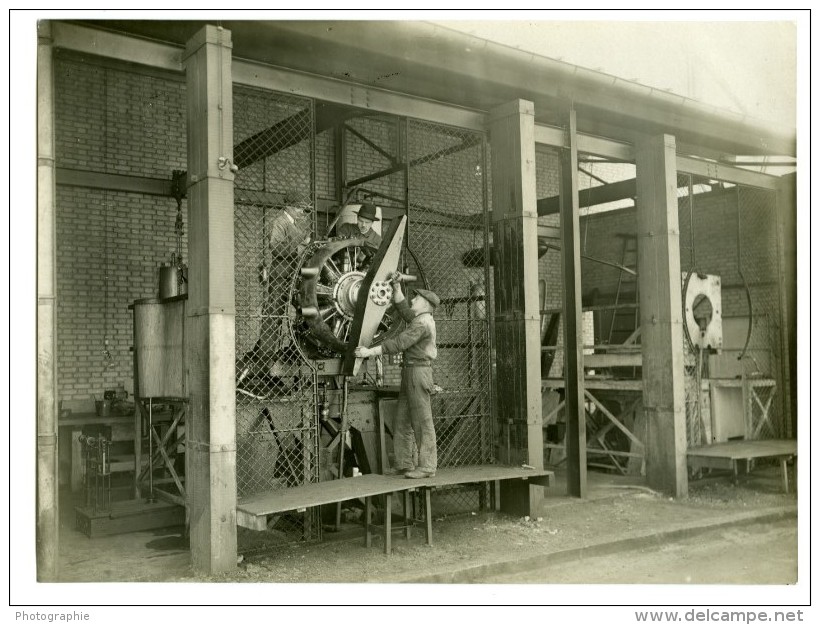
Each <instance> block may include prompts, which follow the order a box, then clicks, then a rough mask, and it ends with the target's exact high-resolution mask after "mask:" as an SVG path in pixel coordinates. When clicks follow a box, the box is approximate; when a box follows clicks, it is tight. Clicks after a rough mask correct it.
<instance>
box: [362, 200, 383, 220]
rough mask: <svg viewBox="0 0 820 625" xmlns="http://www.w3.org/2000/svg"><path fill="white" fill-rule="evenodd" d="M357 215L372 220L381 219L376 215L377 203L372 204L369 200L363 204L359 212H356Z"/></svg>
mask: <svg viewBox="0 0 820 625" xmlns="http://www.w3.org/2000/svg"><path fill="white" fill-rule="evenodd" d="M356 215H357V216H359V217H361V218H362V219H369V220H370V221H379V218H378V217H376V205H375V204H370V203H369V202H367V203H365V204H362V205H361V207H360V208H359V212H358V213H356Z"/></svg>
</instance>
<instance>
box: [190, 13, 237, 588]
mask: <svg viewBox="0 0 820 625" xmlns="http://www.w3.org/2000/svg"><path fill="white" fill-rule="evenodd" d="M185 68H186V79H187V80H186V82H187V90H186V92H187V94H186V95H187V100H188V185H189V186H188V224H189V226H188V255H189V257H190V272H189V288H188V304H187V308H186V313H187V322H186V327H187V329H186V343H187V346H186V369H187V372H188V384H187V387H188V392H189V395H190V408H189V412H188V418H187V422H186V426H185V429H186V432H185V435H186V454H185V462H186V489H187V492H188V513H189V514H188V516H189V518H190V544H191V563H192V565H193V567H194V569H195V570H197V571H201V572H205V573H209V574H211V573H217V572H224V571H231V570H233V569H235V567H236V552H237V544H236V540H237V537H236V382H235V371H234V366H235V353H234V352H235V341H234V334H235V317H236V313H235V301H234V300H235V295H234V221H233V211H234V194H233V185H234V175H233V172H232V171H231V169H230V167H227V166H220V163H223V164H224V163H225V161H224V160H222V159H223V158H232V155H233V154H232V153H233V100H232V87H231V84H232V83H231V34H230V32H229V31H227V30H224V29H222V28H217V27H214V26H205V27H204V28H203V29H202V30H200V31H199V32H198V33H197V34H196V35H195V36H194V37H192V38H191V40H190V41H189V42H188V46H187V55H186V58H185Z"/></svg>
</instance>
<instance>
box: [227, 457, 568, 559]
mask: <svg viewBox="0 0 820 625" xmlns="http://www.w3.org/2000/svg"><path fill="white" fill-rule="evenodd" d="M553 477H554V474H553V473H552V472H551V471H545V470H543V469H528V468H524V467H511V466H504V465H478V466H462V467H447V468H443V469H439V470H438V471H437V473H436V475H435V477H431V478H426V479H418V480H414V479H408V478H406V477H404V476H391V475H379V474H373V473H371V474H367V475H361V476H358V477H350V478H344V479H340V480H331V481H327V482H318V483H313V484H303V485H301V486H296V487H293V488H283V489H279V490H275V491H272V492H266V493H259V494H256V495H252V496H249V497H243V498H241V499H240V500H239V501H238V502H237V506H236V522H237V524H238V525H240V526H242V527H247V528H250V529H254V530H258V531H264V530H265V529H267V517H268V516H269V515H273V514H281V513H284V512H292V511H296V512H305V511H306V510H307V509H308V508H312V507H315V506H322V505H326V504H333V503H339V502H342V501H349V500H352V499H364V500H365V546H368V547H369V546H370V545H371V539H372V535H373V525H372V523H371V518H372V511H373V501H372V498H373V497H376V496H380V495H384V496H385V521H384V524H383V525H382V526H381V528H382V535H383V538H384V551H385V553H390V552H391V550H392V544H391V537H392V531H393V527H392V498H393V495H395V494H401V495H403V496H404V497H405V507H404V513H405V521H406V522H407V523H406V524H405V527H406V528H407V532H408V534H409V527H410V525H409V519H408V518H407V517H408V506H407V505H406V504H407V497H408V496H409V494H410V493H411V492H413V491H416V490H418V491H419V492H420V493H421V494H422V497H423V499H424V519H425V534H426V538H427V544H432V542H433V525H432V523H433V513H432V504H431V497H430V495H431V493H432V491H433V490H434V489H436V488H441V487H445V486H453V485H459V484H474V483H481V482H493V483H496V484H497V485H498V484H500V482H515V483H519V485H520V486H521V487H523V488H527V487H528V486H543V487H546V486H549V485H550V484H551V482H552V479H553ZM501 492H503V490H502V491H501ZM506 507H507V506H506V502H505V501H503V500H502V501H500V509H501V510H502V511H504V510H505V508H506Z"/></svg>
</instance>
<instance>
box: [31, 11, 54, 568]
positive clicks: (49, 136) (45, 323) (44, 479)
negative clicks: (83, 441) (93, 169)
mask: <svg viewBox="0 0 820 625" xmlns="http://www.w3.org/2000/svg"><path fill="white" fill-rule="evenodd" d="M52 54H53V47H52V38H51V24H50V23H49V22H48V21H42V22H40V23H39V24H38V33H37V547H36V551H37V580H38V581H41V582H47V581H56V579H57V574H58V547H59V544H58V536H59V531H58V530H59V508H58V497H57V494H58V483H59V482H58V473H57V471H58V462H57V353H56V352H57V297H56V288H55V285H56V274H57V270H56V265H57V257H56V229H57V225H56V224H57V220H56V213H55V198H56V182H55V167H54V164H55V163H54V73H53V69H54V68H53V58H52Z"/></svg>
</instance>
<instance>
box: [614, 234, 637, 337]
mask: <svg viewBox="0 0 820 625" xmlns="http://www.w3.org/2000/svg"><path fill="white" fill-rule="evenodd" d="M617 236H619V237H620V238H621V239H622V241H623V244H622V248H621V250H622V251H621V265H622V266H623V267H626V268H627V269H631V270H632V271H633V272H635V273H634V274H630V273H629V272H627V271H624V270H623V269H622V270H621V271H620V272H619V273H618V285H617V287H616V288H615V301H614V303H613V307H612V317H611V319H610V323H609V336H608V338H607V343H608V344H609V345H612V344H613V341H614V340H617V343H623V342H624V340H625V339H626V338H627V337H629V336H631V335H632V334H634V332H635V330H637V329H638V326H639V325H640V310H639V308H638V302H639V301H640V300H639V297H638V278H637V268H638V241H637V237H636V236H635V235H634V234H618V235H617ZM628 284H634V290H633V291H632V294H634V299H633V300H632V301H630V302H628V303H629V304H633V303H634V304H635V306H634V309H633V310H628V309H624V308H620V307H619V306H620V305H621V304H622V301H621V300H622V298H623V297H624V293H623V288H624V286H625V285H628Z"/></svg>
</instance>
